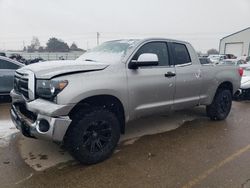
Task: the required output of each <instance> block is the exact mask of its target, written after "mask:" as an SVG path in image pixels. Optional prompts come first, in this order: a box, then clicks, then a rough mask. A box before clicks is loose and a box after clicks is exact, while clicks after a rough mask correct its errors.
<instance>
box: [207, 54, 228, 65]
mask: <svg viewBox="0 0 250 188" xmlns="http://www.w3.org/2000/svg"><path fill="white" fill-rule="evenodd" d="M208 59H210V61H211V62H212V63H214V64H218V63H220V61H222V60H224V59H227V56H226V55H219V54H215V55H209V56H208Z"/></svg>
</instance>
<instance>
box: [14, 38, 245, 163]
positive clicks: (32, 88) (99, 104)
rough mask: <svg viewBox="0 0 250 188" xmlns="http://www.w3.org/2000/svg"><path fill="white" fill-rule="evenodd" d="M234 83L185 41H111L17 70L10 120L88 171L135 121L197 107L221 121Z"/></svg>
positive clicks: (227, 71) (232, 72)
mask: <svg viewBox="0 0 250 188" xmlns="http://www.w3.org/2000/svg"><path fill="white" fill-rule="evenodd" d="M240 80H241V77H240V73H239V71H238V69H237V67H235V66H223V65H221V66H216V65H212V64H205V65H202V64H201V63H200V61H199V59H198V57H197V55H196V52H195V50H194V49H193V48H192V46H191V45H190V44H189V43H187V42H183V41H177V40H169V39H162V38H156V39H145V40H116V41H110V42H105V43H103V44H102V45H100V46H98V47H96V48H94V49H92V50H90V51H88V52H87V53H84V54H83V55H82V56H81V57H80V58H78V59H77V60H75V61H58V62H43V63H38V64H34V65H29V66H26V67H23V68H21V69H19V70H17V71H16V73H15V79H14V89H13V90H12V91H11V96H12V109H11V117H12V120H13V122H14V123H15V125H16V127H17V128H18V129H19V130H20V131H21V132H22V133H23V135H25V136H28V137H33V138H38V139H47V140H51V141H54V142H60V143H64V144H65V145H66V146H67V148H69V151H70V152H71V154H72V155H73V156H74V157H75V158H76V159H77V160H79V161H80V162H82V163H85V164H94V163H97V162H100V161H103V160H105V159H106V158H108V157H109V156H110V155H111V154H112V152H113V151H114V149H115V147H116V145H117V143H118V141H119V138H120V134H121V133H125V124H126V123H127V122H128V121H131V120H134V119H137V118H140V117H142V116H148V115H151V114H155V113H158V114H159V113H166V112H167V111H169V110H179V109H184V108H191V107H195V106H197V105H204V106H206V111H207V115H208V117H210V118H211V119H212V120H224V119H225V118H226V117H227V116H228V114H229V112H230V109H231V105H232V96H233V94H234V93H235V92H236V91H237V89H238V88H239V86H240Z"/></svg>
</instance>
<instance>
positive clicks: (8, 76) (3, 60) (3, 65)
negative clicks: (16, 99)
mask: <svg viewBox="0 0 250 188" xmlns="http://www.w3.org/2000/svg"><path fill="white" fill-rule="evenodd" d="M22 66H23V64H21V63H19V62H17V61H14V60H12V59H9V58H7V57H3V56H0V95H9V94H10V91H11V90H12V89H13V83H14V74H15V70H16V69H19V68H21V67H22Z"/></svg>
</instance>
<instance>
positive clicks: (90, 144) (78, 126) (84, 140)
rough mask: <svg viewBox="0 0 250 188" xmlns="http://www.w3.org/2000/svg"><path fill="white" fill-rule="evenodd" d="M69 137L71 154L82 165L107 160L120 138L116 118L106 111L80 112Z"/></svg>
mask: <svg viewBox="0 0 250 188" xmlns="http://www.w3.org/2000/svg"><path fill="white" fill-rule="evenodd" d="M71 126H72V128H71V130H70V132H69V133H68V135H67V139H66V141H67V143H66V144H67V146H68V147H69V150H70V152H71V154H72V155H73V156H74V157H75V158H76V159H77V160H78V161H80V162H81V163H84V164H95V163H98V162H101V161H103V160H105V159H107V158H108V157H109V156H110V155H111V154H112V153H113V151H114V149H115V147H116V145H117V143H118V141H119V138H120V125H119V121H118V119H117V118H116V116H115V115H114V114H113V113H112V112H110V111H108V110H106V109H96V110H92V111H90V112H88V113H86V112H80V113H79V114H77V116H76V117H75V119H74V120H73V122H72V125H71Z"/></svg>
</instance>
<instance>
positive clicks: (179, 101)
mask: <svg viewBox="0 0 250 188" xmlns="http://www.w3.org/2000/svg"><path fill="white" fill-rule="evenodd" d="M188 48H189V47H188V46H186V45H185V44H181V43H180V44H179V43H170V42H166V41H150V42H145V43H143V44H141V46H140V47H139V49H138V50H137V51H136V52H135V53H134V55H133V57H132V59H131V61H135V60H138V58H139V56H140V55H141V54H145V53H151V54H156V55H157V57H158V60H159V63H158V65H155V66H142V67H138V68H137V69H127V78H128V88H129V91H128V95H129V108H130V112H131V115H130V119H135V118H139V117H141V116H146V115H150V114H154V113H162V112H165V111H168V110H172V109H181V108H182V107H183V108H186V107H189V106H194V105H196V104H198V102H199V94H200V84H201V80H200V66H199V64H198V62H195V63H194V62H193V60H192V57H191V56H190V53H189V49H188ZM190 50H192V47H191V48H190ZM197 64H198V65H197Z"/></svg>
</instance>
